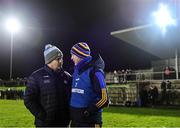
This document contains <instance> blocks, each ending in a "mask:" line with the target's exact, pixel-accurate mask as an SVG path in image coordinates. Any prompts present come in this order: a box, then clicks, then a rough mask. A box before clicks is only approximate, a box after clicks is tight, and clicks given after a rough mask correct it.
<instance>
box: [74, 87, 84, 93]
mask: <svg viewBox="0 0 180 128" xmlns="http://www.w3.org/2000/svg"><path fill="white" fill-rule="evenodd" d="M72 93H79V94H84V90H83V89H78V88H72Z"/></svg>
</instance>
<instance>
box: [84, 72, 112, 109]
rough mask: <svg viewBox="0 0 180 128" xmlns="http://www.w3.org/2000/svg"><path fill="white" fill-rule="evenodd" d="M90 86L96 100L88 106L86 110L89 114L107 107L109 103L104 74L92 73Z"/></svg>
mask: <svg viewBox="0 0 180 128" xmlns="http://www.w3.org/2000/svg"><path fill="white" fill-rule="evenodd" d="M92 85H93V90H94V91H95V93H96V95H97V99H96V101H95V103H92V104H91V105H90V106H88V109H87V110H88V111H89V112H90V113H92V112H97V111H98V110H100V109H101V108H103V107H106V106H108V103H109V100H108V94H107V89H106V83H105V78H104V74H103V73H102V72H101V71H96V72H95V73H93V76H92Z"/></svg>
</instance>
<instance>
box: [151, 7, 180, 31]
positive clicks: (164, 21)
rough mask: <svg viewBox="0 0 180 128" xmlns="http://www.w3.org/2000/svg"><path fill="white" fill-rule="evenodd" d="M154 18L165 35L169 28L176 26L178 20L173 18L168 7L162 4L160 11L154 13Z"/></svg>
mask: <svg viewBox="0 0 180 128" xmlns="http://www.w3.org/2000/svg"><path fill="white" fill-rule="evenodd" d="M153 16H154V17H155V21H156V24H157V25H158V26H159V27H160V29H161V30H162V32H163V33H166V27H167V26H170V25H176V20H175V19H173V18H172V17H171V15H170V12H169V10H168V7H167V5H164V4H160V5H159V10H158V11H156V12H154V13H153Z"/></svg>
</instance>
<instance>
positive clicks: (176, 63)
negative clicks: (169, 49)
mask: <svg viewBox="0 0 180 128" xmlns="http://www.w3.org/2000/svg"><path fill="white" fill-rule="evenodd" d="M175 68H176V79H177V80H178V79H179V63H178V49H177V48H176V49H175Z"/></svg>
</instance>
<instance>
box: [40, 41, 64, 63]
mask: <svg viewBox="0 0 180 128" xmlns="http://www.w3.org/2000/svg"><path fill="white" fill-rule="evenodd" d="M58 57H59V58H62V57H63V53H62V52H61V50H60V49H59V48H57V47H56V46H53V45H51V44H47V45H46V46H45V50H44V60H45V64H49V63H50V62H51V61H53V60H55V59H56V58H58Z"/></svg>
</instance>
